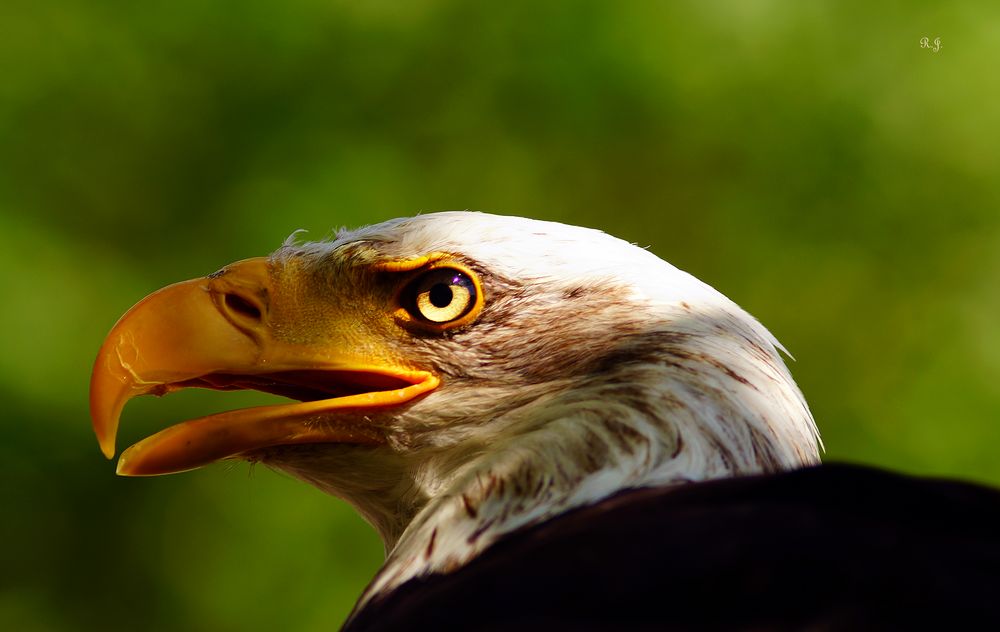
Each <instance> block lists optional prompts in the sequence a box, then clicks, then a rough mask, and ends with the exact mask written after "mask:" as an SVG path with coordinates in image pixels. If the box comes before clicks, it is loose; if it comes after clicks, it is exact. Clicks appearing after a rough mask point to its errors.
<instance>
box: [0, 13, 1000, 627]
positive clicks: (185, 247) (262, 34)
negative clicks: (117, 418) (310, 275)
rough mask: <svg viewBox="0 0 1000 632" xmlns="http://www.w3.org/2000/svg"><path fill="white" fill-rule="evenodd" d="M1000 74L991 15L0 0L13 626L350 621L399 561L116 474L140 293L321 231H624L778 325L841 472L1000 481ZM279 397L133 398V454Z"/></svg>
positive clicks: (252, 492)
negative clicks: (107, 436) (112, 435)
mask: <svg viewBox="0 0 1000 632" xmlns="http://www.w3.org/2000/svg"><path fill="white" fill-rule="evenodd" d="M921 37H930V38H931V39H932V40H933V38H934V37H940V38H941V40H942V43H943V48H942V50H940V51H939V52H936V53H935V52H933V51H931V50H928V49H922V48H921V47H920V46H919V40H920V38H921ZM998 53H1000V5H997V4H996V3H992V2H986V1H983V2H964V3H963V2H951V3H932V2H888V3H864V2H857V1H855V2H836V1H833V0H830V1H817V2H776V1H762V0H731V1H727V2H704V1H700V0H699V1H696V0H691V1H688V2H667V1H654V0H648V1H639V0H636V1H626V2H596V1H593V2H591V1H575V2H545V3H542V2H495V3H473V2H462V1H461V0H455V1H429V0H428V1H422V2H421V1H417V2H401V3H396V2H387V1H384V0H378V1H368V2H353V1H340V0H337V1H334V0H294V1H289V2H283V3H278V2H264V1H249V2H248V1H243V2H234V1H228V2H226V1H218V2H198V1H193V0H174V1H172V2H162V1H154V2H141V3H134V2H121V1H111V0H105V1H101V2H95V1H94V0H48V1H45V2H36V1H30V0H6V1H5V2H3V3H2V4H0V238H2V245H3V248H2V249H0V281H2V287H3V288H4V291H5V298H6V300H5V306H4V308H3V309H2V310H0V325H2V326H0V332H2V333H0V335H2V336H3V353H0V395H2V397H3V402H4V412H3V419H4V423H3V426H2V427H3V440H2V441H0V467H2V468H3V469H2V471H0V475H2V480H3V483H2V488H0V502H2V507H3V513H4V518H3V520H2V521H0V524H2V527H0V536H2V550H3V557H2V559H0V562H2V568H3V573H2V574H0V627H2V628H3V629H10V630H14V629H17V630H59V629H67V630H82V629H125V628H136V629H140V628H141V629H146V630H213V631H218V630H264V629H292V630H326V629H332V628H334V627H335V626H336V625H337V624H338V623H339V622H340V621H342V620H343V618H344V617H345V616H346V613H347V612H348V610H349V608H350V606H351V604H352V603H353V600H354V599H355V598H356V596H357V595H358V594H359V592H360V590H361V589H362V587H363V586H364V584H365V582H366V581H367V579H368V578H370V576H371V575H372V574H373V572H374V571H375V569H376V568H377V566H378V564H379V562H380V559H381V547H380V544H379V543H378V541H377V538H376V537H375V535H374V534H373V533H372V532H371V531H370V529H368V527H367V526H366V525H364V524H363V523H362V521H361V520H360V519H359V518H357V517H356V516H355V515H354V514H353V513H352V512H351V511H350V510H349V508H347V507H346V506H345V505H344V504H343V503H341V502H340V501H336V500H333V499H329V498H327V497H325V496H323V495H322V494H320V493H319V492H317V491H315V490H312V489H310V488H307V487H306V486H304V485H302V484H299V483H297V482H294V481H291V480H288V479H286V478H283V477H280V476H277V475H275V474H273V473H271V472H270V471H267V470H266V469H265V468H256V469H252V470H251V469H250V468H248V466H246V465H243V464H239V465H219V466H215V467H210V468H207V469H205V470H202V471H198V472H193V473H189V474H184V475H178V476H172V477H164V478H158V479H143V480H125V479H120V478H116V477H115V476H114V475H113V473H112V472H113V467H112V465H111V464H109V463H106V462H104V460H103V459H102V458H101V457H100V454H99V452H98V450H97V446H96V442H95V441H94V440H93V437H92V434H91V431H90V428H89V422H88V417H87V409H86V396H87V381H88V375H89V369H90V364H91V362H92V360H93V357H94V354H95V353H96V351H97V348H98V346H99V344H100V342H101V340H102V338H103V336H104V334H105V333H106V332H107V330H108V329H109V328H110V327H111V325H112V324H113V323H114V321H115V319H116V318H117V317H118V316H119V315H120V314H121V313H122V312H124V311H125V309H127V308H128V307H129V306H130V305H131V304H132V303H133V302H135V301H136V300H138V299H139V298H141V297H142V296H143V295H145V294H146V293H148V292H150V291H152V290H153V289H156V288H158V287H160V286H162V285H165V284H167V283H169V282H172V281H176V280H180V279H184V278H190V277H194V276H200V275H203V274H206V273H208V272H211V271H213V270H215V269H217V268H219V267H221V266H222V265H224V264H225V263H228V262H230V261H233V260H236V259H240V258H244V257H249V256H256V255H261V254H266V253H267V252H269V251H271V250H272V249H274V248H275V247H276V246H278V245H279V244H280V243H281V241H282V240H283V239H284V238H285V237H286V236H287V235H288V234H290V233H291V232H292V231H294V230H296V229H300V228H304V229H308V230H309V231H311V232H310V236H312V237H315V238H319V237H323V236H324V235H326V234H327V233H328V232H329V231H330V230H331V229H333V228H336V227H338V226H341V225H349V226H353V225H358V224H361V223H370V222H374V221H379V220H383V219H387V218H390V217H394V216H399V215H408V214H412V213H415V212H419V211H432V210H439V209H454V208H460V209H464V208H470V209H481V210H488V211H493V212H500V213H509V214H518V215H527V216H532V217H537V218H543V219H554V220H558V221H565V222H571V223H577V224H584V225H589V226H595V227H599V228H602V229H604V230H606V231H608V232H612V233H614V234H617V235H619V236H621V237H623V238H626V239H628V240H631V241H634V242H637V243H639V244H641V245H648V246H650V247H651V248H652V250H653V251H654V252H656V253H657V254H659V255H660V256H662V257H664V258H665V259H668V260H670V261H672V262H673V263H675V264H676V265H678V266H679V267H681V268H684V269H687V270H689V271H691V272H693V273H695V274H696V275H698V276H700V277H701V278H703V279H705V280H706V281H708V282H710V283H712V284H713V285H715V286H716V287H718V288H719V289H721V290H722V291H724V292H725V293H727V294H728V295H729V296H731V297H732V298H733V299H735V300H736V301H737V302H739V303H741V304H743V305H744V306H745V307H746V308H748V309H749V310H750V311H751V312H752V313H754V314H755V315H757V316H758V317H759V318H760V319H761V320H762V321H763V322H764V323H765V324H766V325H768V326H769V327H770V328H771V329H772V331H773V332H774V333H775V334H776V335H777V336H778V337H779V338H780V339H781V340H782V341H783V342H784V343H785V345H786V346H787V347H788V348H789V349H790V350H791V351H792V352H793V353H794V354H795V356H796V358H797V361H796V362H795V363H794V364H793V365H792V371H793V373H794V374H795V376H796V377H797V379H798V380H799V383H800V385H801V386H802V389H803V391H804V392H805V393H806V395H807V397H808V399H809V401H810V402H811V404H812V407H813V410H814V412H815V415H816V417H817V419H818V422H819V425H820V427H821V429H822V431H823V434H824V437H825V440H826V446H827V458H828V459H838V460H850V461H860V462H866V463H873V464H879V465H883V466H887V467H892V468H897V469H902V470H905V471H910V472H917V473H925V474H941V475H952V476H958V477H962V478H967V479H973V480H980V481H987V482H992V483H998V484H1000V460H998V459H997V458H996V456H995V455H996V451H997V445H1000V423H998V422H1000V388H998V384H1000V292H998V290H1000V184H998V181H1000V180H998V174H1000V159H998V149H997V146H998V142H997V141H998V139H1000V108H998V107H997V105H996V104H997V103H998V102H1000V81H998V79H997V72H996V65H997V62H998V60H1000V54H998ZM595 254H596V253H595ZM636 273H637V274H642V271H641V270H637V271H636ZM257 401H261V400H260V396H257V395H254V394H232V393H230V394H222V395H220V394H217V393H187V392H185V393H180V394H177V395H174V396H171V397H170V398H166V399H163V400H152V401H136V402H133V403H132V404H130V406H129V409H128V410H127V411H126V420H125V421H126V424H125V426H124V428H123V437H122V440H124V441H134V440H137V439H138V438H140V437H142V436H144V435H145V434H148V433H150V432H152V431H153V430H154V429H157V428H159V427H162V426H164V425H165V424H167V423H169V422H171V421H177V420H179V419H183V418H188V417H192V416H197V415H201V414H205V413H207V412H211V411H215V410H223V409H226V408H231V407H236V406H241V405H249V404H251V403H253V402H257ZM121 443H122V441H121V440H120V444H121ZM248 472H249V473H248Z"/></svg>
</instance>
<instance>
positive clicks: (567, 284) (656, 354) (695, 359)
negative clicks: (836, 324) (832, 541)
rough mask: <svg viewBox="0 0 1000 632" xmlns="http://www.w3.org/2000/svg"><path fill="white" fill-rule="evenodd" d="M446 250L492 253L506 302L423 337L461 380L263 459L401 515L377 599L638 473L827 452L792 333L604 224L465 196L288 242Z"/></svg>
mask: <svg viewBox="0 0 1000 632" xmlns="http://www.w3.org/2000/svg"><path fill="white" fill-rule="evenodd" d="M431 252H447V253H452V254H454V255H456V256H460V257H462V258H463V260H465V261H468V262H470V265H473V266H475V268H476V269H477V270H480V271H482V272H483V274H484V279H483V283H484V294H486V301H487V306H486V308H485V309H484V311H483V313H482V315H481V317H480V318H479V320H478V321H477V322H476V323H474V324H472V325H470V326H469V327H467V328H466V329H463V330H462V331H461V332H458V333H456V334H455V335H452V336H448V337H447V338H442V339H432V340H424V341H419V342H417V341H415V342H414V344H415V345H419V351H420V352H421V353H422V354H424V355H425V356H426V357H428V358H430V359H431V360H430V361H432V362H433V364H434V367H435V369H436V370H438V371H439V372H441V373H442V374H443V384H442V386H441V387H440V388H439V389H437V390H436V391H434V392H432V393H430V394H429V395H427V396H426V397H425V398H423V399H422V400H420V401H419V402H417V403H415V404H414V405H412V406H410V407H408V408H407V409H406V410H405V411H401V412H400V413H399V414H398V415H397V416H396V417H395V418H393V419H392V420H391V421H390V424H391V429H392V433H391V443H390V447H389V448H384V449H381V450H366V451H364V452H359V451H358V450H353V451H352V450H349V449H337V448H331V449H330V450H326V451H325V450H322V449H315V450H305V449H295V450H290V451H287V452H281V451H279V452H277V453H275V454H273V455H269V456H268V457H267V458H265V459H264V460H265V462H267V463H268V464H269V465H271V466H273V467H276V468H279V469H282V470H286V471H289V472H291V473H292V474H294V475H296V476H299V477H300V478H303V479H305V480H307V481H309V482H311V483H313V484H316V485H318V486H320V487H321V488H323V489H326V490H327V491H330V492H331V493H334V494H336V495H338V496H341V497H343V498H346V499H347V500H348V501H349V502H351V503H352V504H354V505H355V507H357V508H358V510H359V511H360V512H361V513H362V514H363V515H364V516H365V517H366V518H368V519H369V521H371V522H372V523H373V525H375V527H376V528H377V529H378V530H379V532H380V533H381V534H382V537H383V540H384V541H385V543H386V548H387V552H388V558H387V561H386V564H385V565H384V566H383V568H382V570H381V571H380V573H379V575H378V576H377V577H376V578H375V580H374V581H373V582H372V584H371V586H369V588H368V590H367V591H366V593H365V596H364V597H363V599H362V603H364V602H365V601H367V600H368V599H370V598H372V597H373V596H376V595H378V594H380V593H383V592H384V591H387V590H389V589H392V588H393V587H395V586H398V585H399V584H401V583H402V582H404V581H406V580H407V579H409V578H411V577H414V576H418V575H421V574H426V573H431V572H446V571H448V570H451V569H454V568H456V567H458V566H460V565H462V564H464V563H466V562H468V561H469V560H470V559H472V558H473V557H475V556H476V555H477V554H478V553H479V552H481V551H482V550H483V549H485V548H486V547H488V546H489V545H490V544H491V543H492V542H494V541H496V539H497V538H499V537H500V536H502V535H504V534H506V533H510V532H511V531H514V530H516V529H518V528H520V527H523V526H526V525H529V524H532V523H535V522H538V521H541V520H545V519H548V518H551V517H553V516H555V515H557V514H559V513H562V512H565V511H567V510H568V509H571V508H573V507H577V506H581V505H585V504H589V503H594V502H597V501H599V500H601V499H603V498H606V497H608V496H610V495H612V494H614V493H616V492H618V491H620V490H623V489H628V488H637V487H645V486H663V485H674V484H678V483H683V482H688V481H699V480H705V479H710V478H716V477H725V476H734V475H742V474H754V473H760V472H766V471H776V470H781V469H789V468H795V467H799V466H802V465H808V464H812V463H816V462H817V461H818V460H819V456H818V450H819V436H818V434H817V431H816V427H815V424H814V423H813V419H812V416H811V414H810V412H809V408H808V406H807V405H806V402H805V400H804V399H803V397H802V394H801V393H800V391H799V389H798V388H797V387H796V385H795V382H794V381H793V380H792V377H791V375H790V374H789V372H788V370H787V368H786V367H785V364H784V363H783V362H782V360H781V357H780V355H779V349H781V350H783V349H782V348H781V346H780V344H779V343H778V342H777V340H775V339H774V337H773V336H771V334H770V333H769V332H768V331H767V330H766V329H765V328H764V327H763V326H762V325H761V324H760V323H758V322H757V321H756V320H755V319H754V318H753V317H751V316H750V315H749V314H747V313H746V312H745V311H743V310H742V309H741V308H740V307H738V306H737V305H736V304H735V303H733V302H732V301H730V300H729V299H727V298H726V297H725V296H723V295H722V294H720V293H719V292H717V291H716V290H714V289H713V288H712V287H710V286H708V285H706V284H705V283H702V282H701V281H699V280H698V279H696V278H695V277H693V276H691V275H689V274H687V273H686V272H682V271H681V270H678V269H677V268H675V267H673V266H672V265H670V264H669V263H666V262H665V261H663V260H661V259H659V258H657V257H656V256H655V255H653V254H652V253H650V252H648V251H646V250H644V249H642V248H639V247H636V246H634V245H631V244H628V243H626V242H624V241H622V240H619V239H617V238H614V237H611V236H609V235H606V234H604V233H602V232H600V231H596V230H591V229H586V228H580V227H575V226H567V225H563V224H557V223H551V222H542V221H536V220H530V219H523V218H517V217H504V216H495V215H487V214H481V213H468V212H447V213H435V214H430V215H421V216H418V217H414V218H408V219H398V220H392V221H389V222H385V223H383V224H379V225H376V226H371V227H367V228H362V229H359V230H353V231H341V232H340V233H339V234H338V235H337V237H336V239H335V240H333V241H331V242H323V243H309V244H302V245H296V244H291V243H290V244H286V246H285V247H284V248H283V249H281V250H279V251H278V252H277V253H276V254H275V256H274V258H275V261H281V260H283V259H285V258H288V257H298V258H302V259H305V260H309V261H311V262H313V263H312V264H311V265H314V266H316V267H317V268H323V267H324V266H330V264H331V263H338V264H340V265H366V264H369V263H373V262H375V261H379V260H386V259H389V260H399V259H409V258H414V257H418V256H421V255H425V254H427V253H431ZM345 262H349V263H346V264H345ZM334 267H336V266H334ZM359 471H360V472H362V473H363V476H362V475H359V474H358V472H359ZM373 479H374V482H373Z"/></svg>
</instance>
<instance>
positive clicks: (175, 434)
mask: <svg viewBox="0 0 1000 632" xmlns="http://www.w3.org/2000/svg"><path fill="white" fill-rule="evenodd" d="M268 266H269V264H268V261H267V259H263V258H258V259H248V260H246V261H241V262H239V263H235V264H233V265H231V266H228V267H226V268H225V269H223V270H222V271H220V272H219V273H216V274H214V275H211V276H208V277H205V278H201V279H195V280H192V281H186V282H183V283H177V284H175V285H171V286H168V287H165V288H163V289H162V290H159V291H157V292H154V293H153V294H150V295H149V296H147V297H146V298H144V299H143V300H141V301H140V302H139V303H138V304H136V305H135V306H134V307H133V308H132V309H131V310H129V311H128V313H126V314H125V315H124V316H123V317H122V318H121V320H119V321H118V323H117V324H116V325H115V326H114V328H113V329H112V330H111V333H109V334H108V337H107V339H105V341H104V344H103V345H102V346H101V350H100V352H99V353H98V355H97V360H96V362H95V363H94V372H93V374H92V376H91V381H90V414H91V418H92V421H93V424H94V432H95V433H96V434H97V440H98V442H99V444H100V446H101V450H102V451H103V452H104V454H105V456H107V457H108V458H109V459H110V458H112V457H113V456H114V453H115V435H116V434H117V430H118V423H119V418H120V416H121V411H122V408H123V407H124V406H125V403H126V402H127V401H128V400H130V399H131V398H133V397H135V396H137V395H145V394H154V395H163V394H166V393H169V392H171V391H175V390H179V389H182V388H188V387H202V388H212V389H219V390H233V389H255V390H261V391H266V392H269V393H275V394H278V395H284V396H287V397H290V398H292V399H296V400H299V401H298V402H292V403H288V404H278V405H273V406H260V407H256V408H246V409H242V410H234V411H229V412H224V413H219V414H216V415H210V416H208V417H201V418H199V419H193V420H190V421H185V422H183V423H180V424H177V425H175V426H171V427H169V428H167V429H165V430H163V431H161V432H159V433H157V434H155V435H153V436H151V437H148V438H146V439H144V440H142V441H140V442H139V443H137V444H135V445H133V446H132V447H130V448H128V449H127V450H126V451H125V452H124V453H123V454H122V456H121V458H120V460H119V462H118V473H119V474H122V475H126V476H148V475H154V474H167V473H171V472H180V471H184V470H190V469H194V468H197V467H200V466H202V465H205V464H208V463H211V462H213V461H217V460H219V459H225V458H234V457H236V458H238V457H241V456H249V455H250V454H252V453H253V452H254V451H255V450H260V449H261V448H267V447H271V446H277V445H290V444H297V443H330V442H336V443H353V444H379V443H382V442H384V437H383V435H382V433H381V431H380V429H379V428H377V427H374V426H373V425H372V424H370V423H368V424H366V423H362V422H360V421H358V420H359V419H364V417H365V415H364V414H363V413H364V412H365V411H367V410H370V409H383V408H386V407H393V406H399V405H401V404H403V403H405V402H408V401H410V400H412V399H414V398H415V397H418V396H420V395H422V394H424V393H426V392H428V391H430V390H433V389H434V388H435V387H436V386H437V385H438V383H439V381H438V378H437V377H436V376H434V375H433V374H431V373H428V372H426V371H418V370H412V369H408V368H401V367H393V366H387V365H386V362H385V361H384V360H379V361H376V360H373V359H371V358H367V359H366V357H364V354H363V353H362V352H361V351H360V349H371V348H372V344H371V341H366V342H365V343H364V344H361V343H360V342H359V340H358V334H357V331H358V328H357V327H356V326H353V325H352V324H351V323H344V327H343V330H342V331H332V332H330V334H329V337H328V341H327V342H325V343H324V344H320V345H317V344H308V345H307V344H296V343H294V342H288V341H286V340H285V339H284V338H285V337H279V336H276V335H275V334H276V331H277V330H278V329H279V328H278V327H276V326H275V324H274V323H272V322H271V313H270V309H269V308H270V300H271V297H272V296H273V295H274V293H273V292H272V291H271V290H272V288H271V278H270V275H269V268H268ZM282 325H283V326H284V327H285V328H287V327H288V323H282ZM335 329H336V328H335ZM345 332H346V333H345ZM352 332H353V333H352ZM370 354H371V352H370V351H369V352H368V355H370ZM347 411H356V412H362V414H361V415H336V414H333V413H337V412H347Z"/></svg>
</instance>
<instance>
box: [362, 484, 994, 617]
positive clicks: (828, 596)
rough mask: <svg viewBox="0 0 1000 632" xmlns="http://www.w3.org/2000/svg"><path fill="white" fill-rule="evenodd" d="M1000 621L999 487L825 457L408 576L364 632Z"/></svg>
mask: <svg viewBox="0 0 1000 632" xmlns="http://www.w3.org/2000/svg"><path fill="white" fill-rule="evenodd" d="M929 626H934V627H937V628H940V629H959V628H967V627H968V626H972V627H973V628H975V629H1000V492H997V491H995V490H992V489H987V488H984V487H980V486H977V485H972V484H966V483H959V482H951V481H941V480H929V479H918V478H911V477H906V476H901V475H897V474H891V473H888V472H884V471H880V470H876V469H871V468H866V467H858V466H848V465H825V466H819V467H813V468H808V469H803V470H798V471H792V472H787V473H781V474H775V475H769V476H759V477H748V478H738V479H730V480H720V481H712V482H706V483H698V484H692V485H687V486H683V487H679V488H675V489H663V488H660V489H645V490H636V491H626V492H622V493H620V494H618V495H616V496H614V497H613V498H611V499H608V500H606V501H604V502H601V503H599V504H597V505H594V506H590V507H584V508H581V509H577V510H575V511H572V512H570V513H568V514H566V515H563V516H561V517H558V518H556V519H553V520H551V521H549V522H546V523H543V524H539V525H536V526H532V527H528V528H526V529H523V530H521V531H519V532H516V533H514V534H511V535H508V536H507V537H505V538H503V539H501V540H500V541H499V542H497V543H496V544H495V545H494V546H492V547H491V548H489V549H488V550H486V551H485V552H484V553H482V554H481V555H480V556H479V557H478V558H477V559H475V560H473V561H471V562H470V563H469V564H467V565H466V566H465V567H463V568H461V569H458V570H456V571H455V572H454V573H451V574H437V575H431V576H428V577H424V578H419V579H415V580H410V581H409V582H407V583H405V584H404V585H402V586H401V587H400V588H398V589H397V590H395V591H394V592H392V593H390V594H389V595H387V596H386V597H384V598H382V599H379V600H377V601H375V602H373V603H370V604H368V605H367V606H366V607H365V608H363V609H362V610H361V611H360V612H359V613H358V614H357V616H356V617H355V618H354V619H353V620H352V621H351V622H350V623H349V624H348V625H347V626H346V628H345V629H346V630H348V631H349V632H359V631H361V630H441V629H475V630H518V631H524V630H563V629H572V630H699V629H708V630H801V629H809V630H860V629H922V628H927V627H929Z"/></svg>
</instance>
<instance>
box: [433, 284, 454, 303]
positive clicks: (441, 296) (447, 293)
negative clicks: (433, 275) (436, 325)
mask: <svg viewBox="0 0 1000 632" xmlns="http://www.w3.org/2000/svg"><path fill="white" fill-rule="evenodd" d="M430 298H431V305H433V306H434V307H448V306H449V305H451V300H452V298H454V296H453V294H452V291H451V287H450V286H448V285H446V284H444V283H435V284H434V286H433V287H432V288H431V296H430Z"/></svg>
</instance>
